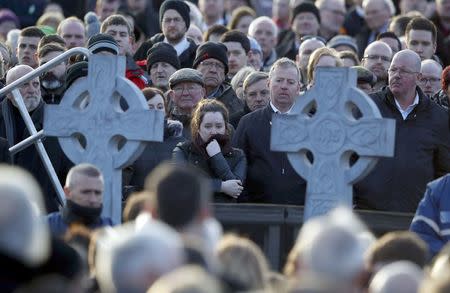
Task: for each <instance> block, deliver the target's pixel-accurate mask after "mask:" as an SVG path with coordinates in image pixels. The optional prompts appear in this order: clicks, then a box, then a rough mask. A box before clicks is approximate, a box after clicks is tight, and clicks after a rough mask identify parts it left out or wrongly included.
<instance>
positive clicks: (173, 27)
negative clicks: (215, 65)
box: [134, 0, 197, 68]
mask: <svg viewBox="0 0 450 293" xmlns="http://www.w3.org/2000/svg"><path fill="white" fill-rule="evenodd" d="M189 12H190V9H189V6H188V5H187V4H186V3H184V2H183V1H181V0H167V1H164V2H163V4H162V5H161V8H160V10H159V24H160V26H161V30H162V33H159V34H156V35H154V36H153V37H151V38H150V39H149V40H147V41H145V42H144V43H143V44H142V45H141V46H140V47H139V49H138V50H137V51H136V53H135V54H134V60H136V61H140V60H146V58H147V51H148V50H149V49H150V48H151V47H152V46H153V45H154V44H156V43H159V42H164V43H167V44H169V45H172V47H174V49H175V50H176V51H177V55H178V58H179V60H180V64H181V68H192V61H193V60H194V59H195V52H196V50H197V45H196V44H195V42H194V40H192V39H190V38H187V37H186V32H187V30H188V28H189V25H190V23H191V21H190V17H189Z"/></svg>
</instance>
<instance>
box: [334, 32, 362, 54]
mask: <svg viewBox="0 0 450 293" xmlns="http://www.w3.org/2000/svg"><path fill="white" fill-rule="evenodd" d="M339 46H348V47H350V48H351V49H352V50H353V51H354V52H355V53H358V45H357V44H356V42H355V40H354V39H353V38H352V37H350V36H345V35H337V36H334V37H333V38H332V39H331V40H329V41H328V43H327V47H328V48H333V49H336V48H337V47H339Z"/></svg>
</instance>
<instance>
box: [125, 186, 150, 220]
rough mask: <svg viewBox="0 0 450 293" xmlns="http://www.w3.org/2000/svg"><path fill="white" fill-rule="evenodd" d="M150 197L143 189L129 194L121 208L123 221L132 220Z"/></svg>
mask: <svg viewBox="0 0 450 293" xmlns="http://www.w3.org/2000/svg"><path fill="white" fill-rule="evenodd" d="M150 199H151V197H150V195H149V193H148V192H145V191H141V192H138V193H133V194H131V195H130V197H129V198H128V199H127V202H126V204H125V208H124V209H123V222H131V221H134V220H135V219H136V218H137V217H138V216H139V214H140V213H141V212H142V211H143V209H144V207H145V205H146V203H147V202H150Z"/></svg>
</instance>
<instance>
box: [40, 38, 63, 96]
mask: <svg viewBox="0 0 450 293" xmlns="http://www.w3.org/2000/svg"><path fill="white" fill-rule="evenodd" d="M64 51H65V49H64V48H63V47H61V46H59V45H57V44H53V43H51V44H47V45H44V46H42V47H40V48H39V49H38V51H37V57H38V62H39V66H42V65H44V64H45V63H47V62H49V61H51V60H53V59H54V58H56V57H58V56H59V55H61V54H62V53H64ZM66 69H67V63H66V62H65V61H64V62H62V63H60V64H59V65H57V66H55V67H53V68H52V69H50V70H48V71H46V72H45V73H44V74H43V75H42V76H41V92H42V99H43V100H44V102H45V103H46V104H59V102H60V101H61V99H62V97H63V95H64V92H65V89H66V86H65V83H64V81H65V79H66Z"/></svg>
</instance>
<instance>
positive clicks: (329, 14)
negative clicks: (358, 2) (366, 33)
mask: <svg viewBox="0 0 450 293" xmlns="http://www.w3.org/2000/svg"><path fill="white" fill-rule="evenodd" d="M316 6H317V8H318V9H319V12H320V19H321V23H320V29H319V35H320V36H322V37H323V38H325V39H326V40H330V39H331V38H332V37H334V36H335V35H337V34H339V30H340V29H341V27H342V25H343V24H344V20H345V15H346V8H345V1H344V0H318V1H316Z"/></svg>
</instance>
